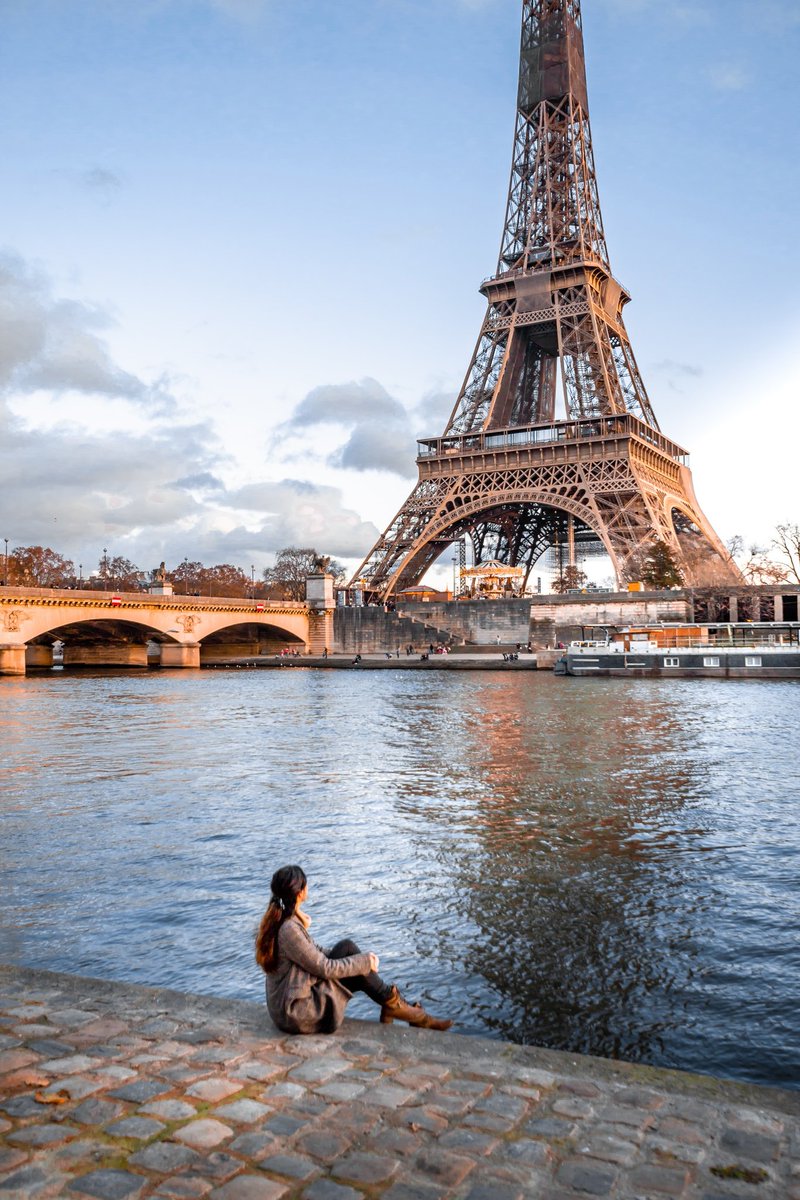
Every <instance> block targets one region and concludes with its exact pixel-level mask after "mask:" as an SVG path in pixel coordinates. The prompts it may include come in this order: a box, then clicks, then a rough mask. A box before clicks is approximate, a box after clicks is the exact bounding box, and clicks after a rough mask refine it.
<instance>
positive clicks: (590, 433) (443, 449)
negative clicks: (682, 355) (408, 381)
mask: <svg viewBox="0 0 800 1200" xmlns="http://www.w3.org/2000/svg"><path fill="white" fill-rule="evenodd" d="M625 434H627V435H631V434H632V435H633V436H634V437H638V438H640V439H641V440H642V441H645V442H648V443H649V444H650V445H652V446H655V447H656V448H657V449H659V450H661V451H662V453H664V454H667V455H668V456H669V457H670V458H674V459H676V460H677V461H679V462H685V461H686V460H687V459H688V455H687V453H686V451H685V450H684V449H683V448H682V447H681V446H679V445H678V444H677V443H676V442H673V441H670V439H669V438H666V437H664V435H663V434H662V433H659V431H658V430H657V429H653V428H652V427H651V426H650V425H647V424H646V423H645V422H644V421H640V420H639V418H638V417H635V416H633V414H632V413H616V414H614V415H613V416H598V417H584V418H582V419H579V420H574V421H554V422H552V423H550V424H547V425H523V426H519V427H516V428H509V429H496V430H476V431H475V432H473V433H461V434H450V435H447V436H445V437H437V438H421V439H420V440H419V441H418V443H417V445H418V447H419V452H418V455H417V458H418V459H428V458H449V457H451V456H452V455H454V454H482V453H485V452H486V451H487V450H489V451H491V450H505V449H512V448H514V447H516V446H537V445H547V444H550V443H553V442H576V441H581V440H582V439H585V438H598V437H600V438H602V437H618V436H620V435H625Z"/></svg>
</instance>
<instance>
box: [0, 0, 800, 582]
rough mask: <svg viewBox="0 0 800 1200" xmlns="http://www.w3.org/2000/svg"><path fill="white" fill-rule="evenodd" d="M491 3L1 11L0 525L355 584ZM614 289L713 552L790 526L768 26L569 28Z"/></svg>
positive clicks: (386, 467) (780, 141)
mask: <svg viewBox="0 0 800 1200" xmlns="http://www.w3.org/2000/svg"><path fill="white" fill-rule="evenodd" d="M520 9H521V4H520V2H519V0H424V2H423V0H338V2H335V0H327V2H323V3H320V2H319V0H317V2H315V3H312V2H311V0H291V2H289V3H287V2H285V0H280V2H279V0H216V2H212V0H137V2H136V3H134V4H131V3H129V2H127V0H102V2H101V0H0V29H1V30H2V42H1V44H0V159H1V160H2V162H3V164H4V186H3V189H2V195H0V432H1V433H2V439H1V440H0V470H1V471H2V476H1V477H2V479H3V488H2V501H1V502H0V514H2V522H3V530H0V534H7V535H8V536H9V537H10V538H11V539H12V542H20V543H31V542H45V543H48V544H51V545H54V546H56V547H57V548H59V549H61V550H63V551H64V552H65V553H68V554H69V555H70V556H74V557H75V558H76V560H80V561H82V562H83V563H84V564H87V563H88V564H93V563H94V562H96V560H97V559H98V558H99V556H100V553H101V552H102V548H103V547H104V546H106V547H108V548H109V552H110V553H112V552H113V553H119V554H125V555H127V556H128V557H130V558H132V559H133V560H134V561H136V562H137V563H139V565H140V566H142V567H145V568H148V567H150V566H152V565H154V564H155V563H157V562H159V561H161V559H166V561H167V562H168V564H173V565H174V564H175V563H177V562H178V561H180V560H181V559H182V558H183V557H184V556H188V557H189V558H191V559H194V558H200V559H204V560H205V561H207V562H212V561H230V562H235V563H238V564H239V565H241V566H244V567H245V568H248V569H249V565H250V563H251V562H252V563H255V564H256V566H257V567H261V566H263V565H266V563H267V562H268V561H269V560H270V557H271V555H272V553H274V551H275V550H277V549H278V548H280V547H281V546H283V545H286V544H289V543H294V544H298V543H303V544H309V543H311V544H314V545H316V546H318V548H319V549H321V550H324V551H325V552H327V553H331V554H334V555H336V556H337V557H339V558H349V559H351V560H353V561H355V560H357V559H359V558H360V557H361V555H362V554H363V553H365V552H366V551H367V550H368V549H369V548H370V545H371V541H372V539H373V538H374V536H375V535H376V534H377V532H378V531H379V528H382V527H383V526H384V525H385V524H386V523H387V522H388V520H389V519H390V518H391V517H392V515H393V513H394V512H395V511H396V509H397V508H398V507H399V505H400V504H401V503H402V501H403V500H404V499H405V497H406V495H407V494H408V491H409V490H410V487H411V486H412V483H413V478H414V477H415V469H414V463H413V456H414V438H415V437H416V436H424V435H431V434H435V433H437V432H439V430H440V427H441V426H442V425H443V422H444V419H445V416H446V413H447V412H448V411H449V407H450V405H451V403H452V399H453V396H454V394H455V392H456V391H457V390H458V387H459V386H460V383H461V380H462V377H463V374H464V372H465V370H466V367H467V365H468V362H469V358H470V355H471V352H472V348H473V345H474V341H475V337H476V336H477V332H478V328H479V325H480V322H481V319H482V315H483V309H484V302H483V300H482V298H481V297H480V295H479V294H478V292H477V285H478V284H479V282H480V280H481V279H482V278H483V277H485V276H486V275H489V274H491V273H492V271H493V269H494V266H495V263H496V258H497V246H498V243H499V238H500V232H501V223H502V218H503V211H504V204H505V194H506V187H507V179H508V168H509V154H510V149H511V136H512V128H513V116H514V101H515V94H516V72H517V53H518V43H519V17H520ZM583 10H584V29H585V38H586V49H587V60H588V73H589V95H590V108H591V116H592V126H593V134H594V143H595V155H596V160H597V166H598V174H599V180H600V195H601V203H602V207H603V214H604V218H605V223H606V231H607V234H608V240H609V247H610V251H611V260H612V267H613V268H614V270H615V273H616V274H617V275H618V277H619V278H620V279H621V281H622V282H623V283H624V284H625V286H626V287H627V288H628V289H629V291H630V292H631V294H632V296H633V302H632V304H631V305H630V306H629V308H628V311H627V323H628V328H629V331H630V334H631V338H632V341H633V345H634V348H635V351H636V354H637V357H638V360H639V364H640V367H641V369H642V372H643V374H644V377H645V381H646V383H647V386H648V390H649V392H650V395H651V399H652V401H653V405H654V408H655V411H656V414H657V416H658V419H659V421H660V424H661V426H662V428H663V429H664V430H665V432H666V433H668V434H669V435H670V436H671V437H673V438H675V439H676V440H677V441H679V442H681V443H682V444H683V445H685V446H686V447H687V448H688V449H689V450H690V452H691V454H692V466H693V470H694V476H695V486H696V489H697V493H698V497H699V499H700V502H701V504H702V506H703V508H704V509H705V511H706V512H707V514H708V516H709V517H710V518H711V520H712V522H713V523H714V524H715V526H716V527H717V529H718V532H719V533H720V535H721V536H722V537H723V538H727V537H729V536H731V535H732V534H735V533H742V534H744V535H745V537H746V538H748V539H750V540H756V541H762V542H766V541H768V540H769V537H770V535H771V530H772V528H773V527H774V525H775V524H776V523H777V522H778V521H781V520H787V519H788V520H797V519H798V517H800V514H799V513H798V511H797V509H798V505H797V498H796V497H797V491H796V487H795V484H794V478H795V470H796V467H795V461H796V456H797V444H798V433H800V419H799V418H798V404H797V401H798V382H797V371H796V367H795V363H794V357H795V355H794V347H795V344H796V341H797V335H798V325H800V303H799V302H798V298H797V286H796V279H797V277H798V267H800V263H799V262H798V258H799V257H800V251H799V250H798V240H797V238H796V237H795V234H794V224H795V212H796V208H797V194H798V183H799V182H800V181H799V180H798V173H799V172H798V165H797V163H798V154H797V135H796V113H797V109H798V94H797V93H798V83H797V75H798V73H797V70H796V63H797V57H798V50H799V49H800V45H799V43H800V6H798V5H797V3H796V0H759V3H758V4H757V5H754V4H753V3H752V2H744V0H695V2H694V3H678V2H672V0H584V5H583Z"/></svg>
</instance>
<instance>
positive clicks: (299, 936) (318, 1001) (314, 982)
mask: <svg viewBox="0 0 800 1200" xmlns="http://www.w3.org/2000/svg"><path fill="white" fill-rule="evenodd" d="M271 888H272V895H271V896H270V900H269V905H268V906H267V911H266V912H265V913H264V916H263V917H262V919H261V925H260V927H259V930H258V934H257V935H256V962H257V963H258V965H259V966H260V967H261V969H262V970H263V971H264V973H265V975H266V977H267V978H266V992H267V1008H268V1009H269V1015H270V1016H271V1017H272V1020H273V1021H274V1022H275V1024H276V1025H277V1026H278V1028H279V1029H281V1030H283V1031H284V1032H285V1033H334V1032H335V1031H336V1030H337V1029H338V1028H339V1026H340V1025H341V1023H342V1021H343V1020H344V1013H345V1009H346V1007H347V1004H348V1002H349V1001H350V1000H351V999H352V996H353V992H364V993H365V995H367V996H369V998H370V1000H372V1001H374V1003H375V1004H378V1005H380V1010H381V1014H380V1020H381V1024H382V1025H391V1023H392V1021H395V1020H397V1021H406V1022H407V1023H408V1024H409V1025H416V1026H419V1027H421V1028H423V1029H449V1028H450V1026H451V1025H452V1023H453V1022H452V1021H441V1020H438V1019H437V1018H436V1017H431V1016H430V1015H429V1014H428V1013H426V1012H425V1009H424V1008H423V1007H422V1005H421V1004H409V1003H408V1001H407V1000H404V999H403V997H402V996H401V995H400V992H399V991H398V989H397V987H396V986H395V985H394V984H388V983H384V981H383V980H382V979H381V977H380V975H378V966H379V961H378V956H377V954H371V953H370V954H362V952H361V951H360V950H359V948H358V946H357V945H356V944H355V942H353V941H351V940H350V939H349V938H344V939H343V940H342V941H339V942H337V943H336V945H335V946H333V947H332V948H331V949H330V950H329V951H327V953H326V951H325V950H323V949H322V947H321V946H318V945H317V943H316V942H315V941H313V940H312V938H311V936H310V935H309V932H308V927H309V925H310V924H311V919H310V917H308V916H307V915H306V913H304V912H303V909H302V905H303V904H304V903H305V900H306V898H307V896H308V882H307V880H306V875H305V872H304V871H303V869H302V867H298V866H289V867H281V869H280V870H279V871H276V872H275V874H274V875H273V876H272V884H271Z"/></svg>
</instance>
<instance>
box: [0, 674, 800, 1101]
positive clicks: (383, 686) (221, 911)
mask: <svg viewBox="0 0 800 1200" xmlns="http://www.w3.org/2000/svg"><path fill="white" fill-rule="evenodd" d="M799 686H800V685H798V684H797V683H794V682H791V681H785V682H784V681H778V682H771V681H770V682H755V681H746V682H745V681H728V680H623V679H557V678H555V677H553V676H551V675H549V674H546V673H543V672H542V673H537V674H533V673H529V672H519V673H501V672H498V673H484V672H481V673H478V672H475V673H472V672H445V671H442V672H433V671H431V672H425V673H422V672H411V671H409V672H405V671H373V672H363V673H358V672H357V671H325V670H309V669H304V668H293V669H285V670H264V671H256V670H250V671H248V670H233V671H227V672H226V671H209V672H199V673H195V672H180V671H175V672H161V673H159V672H150V673H145V672H142V673H136V672H132V673H121V672H119V673H109V672H107V673H100V672H97V673H91V672H86V673H81V674H69V673H65V672H61V671H56V672H53V673H49V674H45V675H39V676H34V675H32V676H29V677H28V678H24V679H14V678H5V679H0V752H1V753H2V758H1V759H0V774H1V776H2V796H1V797H0V821H1V822H2V823H1V824H0V835H1V836H0V890H1V891H2V895H3V905H2V915H1V916H0V959H2V960H4V961H7V962H12V963H17V964H24V965H27V966H38V967H45V968H50V969H54V970H64V971H69V972H73V973H77V974H85V975H93V976H99V977H103V978H109V979H120V980H130V981H133V982H136V983H143V984H152V985H158V986H169V987H176V988H179V989H181V990H185V991H194V992H201V993H211V994H216V995H220V996H231V997H242V998H249V999H259V998H261V996H262V995H263V977H260V976H259V973H258V971H257V969H256V967H255V966H254V963H253V959H252V935H253V931H254V928H255V926H256V924H257V922H258V919H259V916H260V913H261V911H262V909H263V906H264V904H265V902H266V899H267V896H268V891H269V878H270V875H271V873H272V871H273V870H274V869H275V868H276V867H277V866H280V865H283V864H284V863H288V862H299V863H301V864H303V865H304V867H305V869H306V871H307V873H308V875H309V880H310V900H309V905H308V912H309V914H310V915H311V916H312V918H313V921H314V925H313V930H312V932H313V934H314V936H315V937H316V938H317V939H318V940H319V941H321V942H323V944H325V943H327V944H331V943H332V942H333V941H335V940H336V939H338V938H339V937H341V936H345V935H347V936H351V937H354V938H355V939H356V940H357V941H358V942H359V944H360V945H361V946H362V948H364V949H372V950H375V951H377V952H378V953H379V954H380V956H381V973H382V974H383V975H384V976H385V977H386V978H388V979H389V980H390V981H395V982H397V983H398V984H399V985H400V986H401V988H402V989H403V990H406V991H407V992H408V993H409V994H410V995H411V996H412V997H415V998H420V999H422V1000H423V1001H424V1002H425V1003H426V1004H428V1006H429V1007H430V1008H431V1010H432V1011H434V1012H436V1013H437V1014H440V1015H447V1016H451V1017H453V1018H454V1019H455V1021H456V1028H457V1030H458V1031H460V1032H462V1033H467V1034H482V1035H488V1036H490V1037H497V1038H504V1039H509V1040H513V1041H516V1042H525V1043H533V1044H541V1045H547V1046H551V1047H554V1048H561V1049H570V1050H573V1051H580V1052H585V1053H592V1054H599V1055H603V1056H606V1057H620V1058H623V1059H628V1060H634V1061H641V1062H648V1063H655V1064H658V1065H662V1066H671V1067H679V1068H683V1069H687V1070H692V1071H702V1072H707V1073H712V1074H718V1075H722V1076H727V1077H732V1078H738V1079H743V1080H751V1081H755V1082H760V1083H769V1084H776V1085H782V1086H789V1087H800V996H799V995H798V990H799V987H798V980H800V933H799V932H798V931H799V930H800V870H799V869H798V868H799V867H800V854H799V851H800V832H798V820H797V815H798V798H799V797H800V778H799V776H800V769H799V767H800V751H799V750H798V737H797V704H798V698H799V697H800V691H799V690H798V687H799ZM368 1010H369V1005H368V1002H367V1001H366V1000H364V999H363V998H357V999H356V1000H355V1001H354V1003H353V1005H352V1006H351V1008H350V1009H349V1012H350V1013H351V1015H360V1016H368V1015H369V1016H374V1015H375V1014H374V1010H373V1011H372V1012H369V1011H368Z"/></svg>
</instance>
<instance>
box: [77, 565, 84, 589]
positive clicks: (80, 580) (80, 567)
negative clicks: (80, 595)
mask: <svg viewBox="0 0 800 1200" xmlns="http://www.w3.org/2000/svg"><path fill="white" fill-rule="evenodd" d="M78 587H79V588H82V587H83V563H78Z"/></svg>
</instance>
